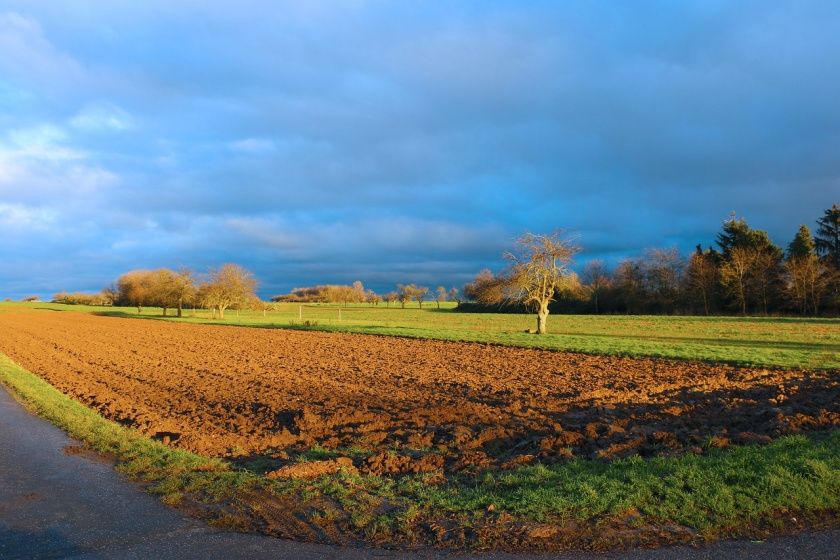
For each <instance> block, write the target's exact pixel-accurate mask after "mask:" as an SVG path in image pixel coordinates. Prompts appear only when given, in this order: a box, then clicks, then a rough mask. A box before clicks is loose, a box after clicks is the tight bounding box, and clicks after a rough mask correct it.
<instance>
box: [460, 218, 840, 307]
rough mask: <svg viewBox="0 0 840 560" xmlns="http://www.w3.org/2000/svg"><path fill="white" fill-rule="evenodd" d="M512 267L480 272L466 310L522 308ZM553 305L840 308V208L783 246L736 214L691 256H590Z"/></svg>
mask: <svg viewBox="0 0 840 560" xmlns="http://www.w3.org/2000/svg"><path fill="white" fill-rule="evenodd" d="M507 283H508V279H507V277H506V273H501V274H498V275H497V274H494V273H493V272H491V271H490V270H487V269H485V270H483V271H481V272H480V273H479V274H478V275H477V276H476V277H475V279H474V280H473V281H472V282H470V283H469V284H467V286H465V288H464V295H465V296H466V298H467V299H468V300H470V301H472V302H475V304H474V305H467V306H464V307H463V310H473V311H480V310H491V309H499V308H501V309H506V310H509V311H516V310H518V309H521V308H522V307H523V304H524V302H522V301H516V300H514V299H511V298H510V297H508V296H507V295H506V294H505V289H506V286H507ZM552 307H553V309H554V310H555V311H560V312H574V313H628V314H701V315H711V314H724V313H735V314H741V315H746V314H762V315H768V314H780V313H794V314H800V315H829V314H834V315H836V314H838V313H840V206H838V205H837V204H834V205H833V206H832V207H831V208H829V209H827V210H825V212H824V213H823V215H822V216H821V217H820V218H819V219H818V220H817V229H816V232H815V233H814V234H812V233H811V230H810V228H808V226H806V225H802V226H800V228H799V230H798V231H797V232H796V234H795V235H794V237H793V239H792V240H791V241H790V242H789V243H788V244H787V246H786V247H785V248H782V247H779V246H777V245H776V244H774V243H773V241H772V240H771V239H770V236H769V235H768V234H767V232H766V231H763V230H759V229H754V228H752V227H751V226H750V225H749V224H748V223H747V221H746V220H745V219H744V218H739V217H737V216H735V215H732V216H730V217H729V218H728V219H727V220H725V221H724V223H723V227H722V229H721V231H720V232H719V233H718V235H717V238H716V241H715V246H713V247H707V248H703V247H702V246H700V245H698V246H697V248H696V249H695V251H694V252H693V253H691V254H690V255H682V254H681V253H680V252H679V250H677V249H676V248H653V249H648V250H647V251H645V252H644V254H643V255H641V256H640V257H636V258H627V259H624V260H622V261H621V262H619V263H618V265H617V266H615V267H614V268H612V269H611V268H610V267H608V266H606V265H605V264H604V262H603V261H601V260H591V261H589V262H587V263H586V264H585V265H584V266H583V268H582V269H581V270H580V273H579V274H575V273H569V274H568V275H567V277H566V278H565V280H564V282H563V284H562V287H561V288H558V289H557V292H556V293H555V297H554V298H553V303H552Z"/></svg>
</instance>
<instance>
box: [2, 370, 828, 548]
mask: <svg viewBox="0 0 840 560" xmlns="http://www.w3.org/2000/svg"><path fill="white" fill-rule="evenodd" d="M69 445H75V443H74V442H73V441H72V440H71V439H70V438H68V437H67V436H66V435H65V434H64V433H63V432H61V430H59V429H57V428H56V427H54V426H53V425H51V424H49V423H48V422H46V421H44V420H42V419H40V418H38V417H36V416H34V415H32V414H30V413H29V412H27V411H26V410H25V409H23V407H21V406H20V405H19V404H18V403H17V402H16V401H15V400H14V399H12V398H11V396H10V395H9V394H8V393H7V392H6V390H5V389H4V388H2V386H0V559H2V560H12V559H27V560H34V559H52V558H80V559H81V558H84V559H107V558H114V559H117V558H119V559H131V558H142V559H147V558H154V559H159V560H167V559H190V558H195V559H214V558H219V559H224V560H238V559H261V558H294V559H301V560H308V559H319V560H323V559H330V558H349V559H370V558H376V559H389V560H390V559H400V558H405V559H409V558H410V559H420V558H424V559H425V558H429V559H432V558H441V559H443V558H446V559H467V558H480V559H485V560H496V559H499V560H501V559H523V560H524V559H531V558H533V559H536V558H542V559H545V558H559V559H566V560H591V559H595V558H598V559H607V558H626V559H628V560H678V559H680V560H681V559H687V560H701V559H708V560H727V559H736V558H750V559H756V560H770V559H774V560H775V559H779V560H781V559H786V560H787V559H791V558H819V559H840V530H836V531H828V532H821V533H816V534H809V535H800V536H796V537H785V538H780V539H774V540H768V541H764V542H758V543H755V542H749V541H746V542H745V541H739V542H722V543H717V544H714V545H712V546H709V547H706V548H702V549H693V548H686V547H674V548H666V549H658V550H633V551H629V552H624V553H614V554H600V555H595V554H589V553H565V554H555V555H542V556H534V555H511V554H504V553H487V554H474V555H465V554H450V553H445V552H439V551H414V552H394V551H388V550H375V549H368V548H341V547H332V546H324V545H315V544H305V543H297V542H292V541H284V540H280V539H275V538H272V537H265V536H260V535H244V534H239V533H230V532H224V531H219V530H215V529H213V528H211V527H208V526H207V525H205V524H203V523H201V522H199V521H197V520H194V519H190V518H188V517H186V516H184V515H182V514H181V513H180V512H178V511H177V510H174V509H171V508H168V507H166V506H165V505H163V504H162V503H160V502H159V501H158V500H157V499H156V498H154V497H152V496H150V495H148V494H146V493H144V492H143V490H142V489H141V488H140V487H139V486H138V485H136V484H133V483H131V482H128V481H126V480H125V479H123V478H122V477H121V476H120V475H118V474H117V473H116V472H115V471H114V470H113V468H112V467H111V465H109V464H106V463H103V462H102V461H97V460H95V459H91V458H89V457H85V456H80V455H71V454H67V453H65V452H64V448H65V447H66V446H69Z"/></svg>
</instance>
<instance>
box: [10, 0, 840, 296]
mask: <svg viewBox="0 0 840 560" xmlns="http://www.w3.org/2000/svg"><path fill="white" fill-rule="evenodd" d="M838 24H840V7H837V5H836V4H834V3H831V2H743V3H738V4H737V5H733V4H732V3H729V2H714V1H707V2H688V3H685V2H684V3H679V4H677V3H670V2H633V3H614V4H612V5H610V4H606V3H604V4H595V3H583V2H581V3H578V4H577V5H574V4H571V3H564V4H562V5H560V4H559V3H555V2H537V3H527V4H523V3H520V2H458V3H445V4H430V3H421V2H399V3H396V2H395V3H390V2H365V1H347V2H285V3H279V4H278V3H276V2H258V1H250V0H249V1H242V2H237V3H218V2H216V3H209V4H208V3H199V2H181V3H171V2H151V3H139V4H138V3H120V2H115V3H107V4H103V3H100V2H84V1H73V2H69V1H67V2H32V1H27V2H23V1H9V2H6V3H5V4H4V7H3V8H2V12H0V234H2V236H3V240H4V241H3V245H2V249H0V252H2V254H0V257H2V262H3V264H2V266H0V289H2V290H3V291H4V292H5V293H7V294H8V295H12V296H20V295H24V294H25V293H28V292H41V293H48V292H50V291H54V290H58V289H61V288H67V289H97V288H99V287H100V286H101V285H102V284H105V283H107V282H109V281H110V280H111V279H113V277H114V276H115V275H117V274H118V273H119V272H121V271H123V270H125V269H127V268H131V267H140V266H144V267H153V266H180V265H187V266H192V267H196V268H204V267H208V266H212V265H216V264H219V263H221V262H224V261H227V260H233V261H238V262H241V263H243V264H245V265H247V266H250V267H252V268H253V269H254V270H255V271H256V272H257V274H258V276H259V277H260V278H261V279H262V280H263V292H264V295H268V294H270V293H275V292H279V291H282V290H286V289H289V288H291V287H293V286H297V285H302V284H307V283H312V282H349V281H352V280H355V279H357V278H358V279H361V280H363V281H365V282H366V283H369V284H371V285H373V286H374V287H376V288H380V289H385V288H388V287H389V286H390V285H391V284H393V283H395V282H406V281H415V280H416V281H421V282H425V283H437V282H441V283H447V284H458V285H460V284H462V283H463V282H464V280H466V279H468V278H469V277H470V276H471V275H473V274H474V273H475V272H476V271H477V270H478V269H480V268H482V267H483V266H485V265H487V266H498V265H499V264H500V258H499V256H500V254H501V252H502V251H503V250H504V249H505V248H506V246H507V245H508V244H509V243H510V240H511V238H512V237H514V236H515V235H517V234H519V233H521V232H522V231H523V230H526V229H531V230H550V229H554V228H556V227H565V228H569V229H572V230H576V231H578V232H579V233H580V241H581V243H582V244H583V245H584V247H585V249H586V254H585V255H584V258H586V257H603V258H606V259H608V260H615V259H618V258H620V257H621V256H623V255H630V254H635V253H638V252H640V251H641V250H642V249H643V248H645V247H648V246H652V245H678V246H680V247H682V248H683V249H689V248H691V247H692V246H693V245H694V244H696V243H698V242H703V243H705V244H708V243H710V242H711V241H712V240H713V238H714V233H715V232H716V230H717V229H718V227H719V225H720V222H721V220H723V219H724V218H725V217H726V216H727V215H728V214H729V212H730V211H732V210H737V211H738V212H739V213H741V214H744V215H746V217H747V218H748V219H749V220H750V222H751V223H752V224H753V225H754V226H756V227H761V228H765V229H768V230H769V231H770V233H771V235H772V236H773V237H774V238H775V239H776V241H777V242H778V243H785V242H787V240H788V238H790V237H791V236H792V235H793V233H794V231H795V229H796V227H797V226H798V224H799V223H802V222H808V223H811V222H813V220H814V219H815V218H816V217H817V216H818V215H819V214H820V212H821V210H822V209H823V208H826V207H828V206H829V205H830V204H831V203H832V202H835V201H837V199H838V198H840V186H838V185H839V184H840V159H838V157H837V155H838V153H840V133H838V132H837V131H838V130H840V110H838V109H837V103H836V99H838V98H840V74H838V73H837V72H836V71H834V69H836V68H837V67H840V35H838V34H837V33H836V29H837V27H838Z"/></svg>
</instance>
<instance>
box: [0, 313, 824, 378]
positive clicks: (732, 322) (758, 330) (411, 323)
mask: <svg viewBox="0 0 840 560" xmlns="http://www.w3.org/2000/svg"><path fill="white" fill-rule="evenodd" d="M20 305H24V304H19V303H0V312H2V311H3V310H4V309H6V310H8V309H13V308H14V307H15V306H20ZM25 305H27V307H30V308H32V307H34V308H39V309H52V310H73V311H87V312H93V313H103V314H109V315H115V316H121V317H146V318H162V317H161V310H160V309H155V308H147V309H144V310H143V313H141V314H138V313H137V309H136V308H128V307H125V308H108V307H105V308H96V307H88V306H68V305H60V304H47V303H37V304H25ZM413 305H414V307H409V308H407V309H401V308H399V307H394V306H392V307H383V306H379V307H370V306H367V305H358V306H349V307H344V308H340V309H339V308H338V307H336V306H329V305H298V304H280V305H279V306H278V308H277V310H275V311H270V312H267V313H265V314H264V313H263V312H261V311H242V312H241V313H239V314H237V313H236V311H229V312H228V313H227V315H226V317H225V320H224V321H218V320H214V319H211V318H210V315H209V313H208V312H207V311H204V310H198V311H190V310H187V311H185V316H184V317H182V318H180V319H177V318H174V317H169V318H167V319H166V320H170V321H176V320H177V321H186V322H195V323H215V324H219V323H224V324H233V325H246V326H255V327H267V328H308V329H317V330H327V331H340V332H353V333H366V334H378V335H392V336H393V335H396V336H407V337H414V338H432V339H441V340H457V341H471V342H483V343H492V344H505V345H512V346H524V347H535V348H546V349H551V350H568V351H576V352H585V353H590V354H611V355H625V356H653V357H664V358H675V359H689V360H704V361H713V362H724V363H732V364H740V365H747V366H761V367H766V366H770V367H783V368H840V319H800V318H791V317H678V316H675V317H671V316H627V315H610V316H596V315H553V316H551V317H550V318H549V331H550V332H549V334H547V335H544V336H536V335H532V334H528V333H526V332H525V331H526V330H527V329H529V328H533V326H534V325H533V322H534V319H533V316H531V315H517V314H492V313H460V312H455V311H453V305H452V304H444V305H443V306H442V309H440V310H438V309H437V308H436V306H435V304H433V303H429V304H426V305H425V306H424V307H423V309H418V308H417V307H416V304H413ZM170 314H172V311H171V310H170Z"/></svg>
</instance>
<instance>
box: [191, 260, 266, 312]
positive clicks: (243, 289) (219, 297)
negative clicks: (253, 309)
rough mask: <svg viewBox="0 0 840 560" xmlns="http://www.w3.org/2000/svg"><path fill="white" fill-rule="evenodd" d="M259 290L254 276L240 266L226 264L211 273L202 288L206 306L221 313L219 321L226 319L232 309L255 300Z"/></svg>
mask: <svg viewBox="0 0 840 560" xmlns="http://www.w3.org/2000/svg"><path fill="white" fill-rule="evenodd" d="M256 289H257V281H256V279H255V278H254V275H253V274H252V273H251V272H250V271H248V270H246V269H245V268H243V267H241V266H239V265H238V264H224V265H222V266H221V267H220V268H219V269H218V270H215V271H212V272H211V273H210V280H209V281H208V282H207V283H206V284H205V285H204V286H202V289H201V293H202V296H203V299H204V303H205V305H207V306H209V307H211V308H213V309H214V310H216V311H218V312H219V319H224V318H225V310H226V309H228V308H230V307H244V306H247V305H248V302H249V301H251V300H252V299H253V298H256V295H255V294H254V291H255V290H256Z"/></svg>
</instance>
